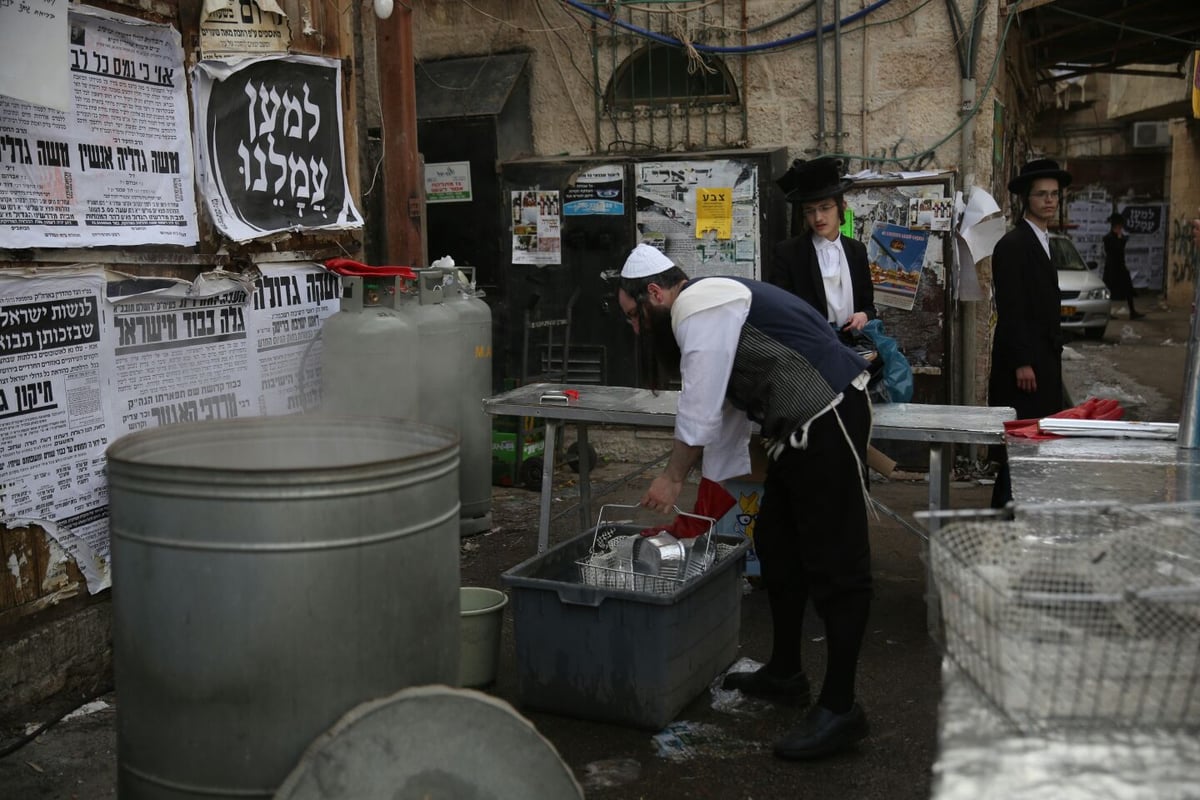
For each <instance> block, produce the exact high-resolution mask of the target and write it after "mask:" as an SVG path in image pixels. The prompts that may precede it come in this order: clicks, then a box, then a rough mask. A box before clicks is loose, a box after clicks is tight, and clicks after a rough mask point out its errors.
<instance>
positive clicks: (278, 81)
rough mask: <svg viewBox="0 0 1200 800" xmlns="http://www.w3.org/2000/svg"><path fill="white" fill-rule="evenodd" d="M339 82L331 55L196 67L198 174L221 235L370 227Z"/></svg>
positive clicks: (249, 236)
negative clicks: (347, 139) (355, 179)
mask: <svg viewBox="0 0 1200 800" xmlns="http://www.w3.org/2000/svg"><path fill="white" fill-rule="evenodd" d="M341 87H342V79H341V62H340V61H338V60H337V59H333V58H320V57H317V56H301V55H289V56H276V57H270V56H268V57H263V58H252V59H246V60H243V61H239V62H237V63H236V64H227V63H224V62H221V61H202V62H200V63H199V64H197V65H196V67H195V68H194V69H193V71H192V92H193V95H194V98H193V100H194V105H195V109H196V123H195V127H196V173H197V182H198V184H199V186H200V192H201V196H202V197H203V198H204V202H205V204H206V206H207V207H208V210H209V213H210V214H211V215H212V218H213V223H214V224H215V225H216V226H217V228H218V229H219V230H220V231H221V232H222V233H224V234H225V235H226V236H228V237H229V238H231V239H233V240H235V241H239V242H244V241H249V240H251V239H255V238H258V237H261V236H267V235H269V234H273V233H281V232H284V231H294V230H305V229H308V230H318V229H330V230H343V229H350V228H361V227H362V224H363V223H362V217H361V216H359V213H358V209H356V208H355V207H354V199H353V197H352V195H351V194H350V187H349V183H348V182H347V177H346V166H345V147H344V138H343V135H342V89H341Z"/></svg>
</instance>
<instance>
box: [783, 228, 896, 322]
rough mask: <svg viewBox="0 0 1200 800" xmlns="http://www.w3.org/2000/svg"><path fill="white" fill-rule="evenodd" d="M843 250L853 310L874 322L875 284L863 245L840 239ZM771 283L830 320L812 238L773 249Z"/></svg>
mask: <svg viewBox="0 0 1200 800" xmlns="http://www.w3.org/2000/svg"><path fill="white" fill-rule="evenodd" d="M841 240H842V249H843V250H844V251H845V253H846V263H847V264H849V266H850V285H851V286H852V288H853V290H854V310H855V311H862V312H863V313H865V314H866V315H867V319H875V317H877V316H878V312H877V311H876V309H875V284H873V283H872V282H871V270H870V268H869V267H868V266H867V248H866V246H864V245H863V243H862V242H860V241H858V240H856V239H851V238H850V237H848V236H842V237H841ZM771 264H772V271H771V283H773V284H775V285H776V286H779V287H781V288H784V289H787V290H788V291H789V292H791V293H792V294H794V295H797V296H799V297H801V298H803V299H804V300H807V301H808V303H809V305H811V306H812V307H813V308H815V309H817V311H819V312H820V313H821V316H823V317H825V318H826V319H829V302H828V300H827V298H826V297H825V282H824V281H823V280H821V264H820V262H819V261H818V260H817V249H816V248H815V247H813V243H812V234H810V233H805V234H803V235H802V236H796V237H793V238H791V239H785V240H783V241H782V242H780V243H779V244H777V245H775V250H774V252H773V253H772V262H771Z"/></svg>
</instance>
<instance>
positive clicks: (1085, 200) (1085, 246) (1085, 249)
mask: <svg viewBox="0 0 1200 800" xmlns="http://www.w3.org/2000/svg"><path fill="white" fill-rule="evenodd" d="M1116 210H1117V211H1118V212H1119V213H1120V214H1121V215H1122V216H1124V217H1125V235H1126V236H1127V237H1128V239H1127V240H1126V243H1125V266H1126V267H1127V268H1128V269H1129V277H1130V278H1132V279H1133V286H1134V288H1135V289H1152V290H1155V291H1161V290H1162V287H1163V280H1164V278H1163V266H1164V264H1165V263H1166V259H1167V230H1168V227H1169V226H1168V222H1167V216H1168V214H1167V203H1163V202H1157V201H1146V202H1135V203H1131V202H1118V203H1117V204H1116ZM1112 213H1113V201H1112V198H1111V196H1110V195H1109V192H1108V190H1107V189H1105V188H1103V187H1099V186H1093V187H1087V188H1083V189H1078V190H1076V192H1075V194H1074V196H1073V199H1072V200H1071V202H1070V203H1069V204H1068V206H1067V217H1068V219H1069V220H1070V228H1068V230H1067V231H1066V233H1067V234H1068V235H1069V236H1070V237H1071V241H1072V242H1073V243H1074V244H1075V249H1076V250H1078V251H1079V255H1080V256H1081V257H1082V258H1083V260H1084V261H1085V262H1087V263H1092V262H1094V263H1095V264H1096V266H1097V267H1098V268H1099V270H1100V272H1101V274H1103V272H1104V236H1105V235H1106V234H1107V233H1108V232H1109V230H1111V228H1112V226H1111V225H1110V224H1109V222H1108V218H1109V216H1110V215H1111V214H1112Z"/></svg>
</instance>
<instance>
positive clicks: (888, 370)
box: [863, 319, 913, 403]
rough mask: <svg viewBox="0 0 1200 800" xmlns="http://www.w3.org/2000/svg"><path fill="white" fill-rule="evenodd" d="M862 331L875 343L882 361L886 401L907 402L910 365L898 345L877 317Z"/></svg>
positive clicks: (911, 387)
mask: <svg viewBox="0 0 1200 800" xmlns="http://www.w3.org/2000/svg"><path fill="white" fill-rule="evenodd" d="M863 333H865V334H866V335H867V336H869V337H870V339H871V341H872V342H874V343H875V351H876V352H877V353H878V354H879V359H880V360H881V361H882V362H883V386H884V389H885V390H886V395H887V397H886V402H889V403H907V402H908V401H910V400H912V396H913V371H912V366H911V365H910V364H909V363H908V359H907V358H905V357H904V354H903V353H901V352H900V345H899V344H897V343H896V340H895V339H893V338H892V337H890V336H888V335H887V334H886V333H884V332H883V322H882V321H881V320H878V319H873V320H870V321H869V322H867V324H866V327H864V328H863Z"/></svg>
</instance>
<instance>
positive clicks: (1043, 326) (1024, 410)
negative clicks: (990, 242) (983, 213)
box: [988, 219, 1063, 419]
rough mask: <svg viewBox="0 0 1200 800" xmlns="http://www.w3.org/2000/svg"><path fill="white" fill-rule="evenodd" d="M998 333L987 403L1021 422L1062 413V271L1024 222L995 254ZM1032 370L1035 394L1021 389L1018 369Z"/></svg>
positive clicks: (993, 335)
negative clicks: (1005, 409) (1009, 410)
mask: <svg viewBox="0 0 1200 800" xmlns="http://www.w3.org/2000/svg"><path fill="white" fill-rule="evenodd" d="M992 286H993V292H994V298H995V302H996V330H995V332H994V333H993V334H992V372H991V376H990V378H989V380H988V405H993V406H1012V407H1013V408H1015V409H1016V410H1017V418H1018V419H1032V418H1035V417H1036V418H1041V417H1045V416H1047V415H1049V414H1053V413H1054V412H1056V411H1062V409H1063V383H1062V328H1061V327H1060V325H1059V322H1060V319H1061V315H1062V303H1061V298H1060V296H1059V293H1058V272H1057V271H1056V270H1055V269H1054V265H1053V264H1052V263H1050V257H1049V256H1047V255H1046V251H1045V250H1043V249H1042V243H1041V242H1039V241H1038V237H1037V234H1035V233H1034V232H1033V228H1031V227H1030V226H1029V223H1028V222H1026V221H1025V220H1024V219H1022V220H1021V221H1020V222H1018V223H1017V226H1016V227H1015V228H1013V229H1012V230H1011V231H1009V232H1008V233H1006V234H1004V236H1002V237H1001V238H1000V241H998V242H996V248H995V249H994V250H993V251H992ZM1023 366H1030V367H1033V373H1034V375H1035V376H1036V377H1037V391H1036V392H1023V391H1021V390H1020V389H1018V388H1017V368H1018V367H1023Z"/></svg>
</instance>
